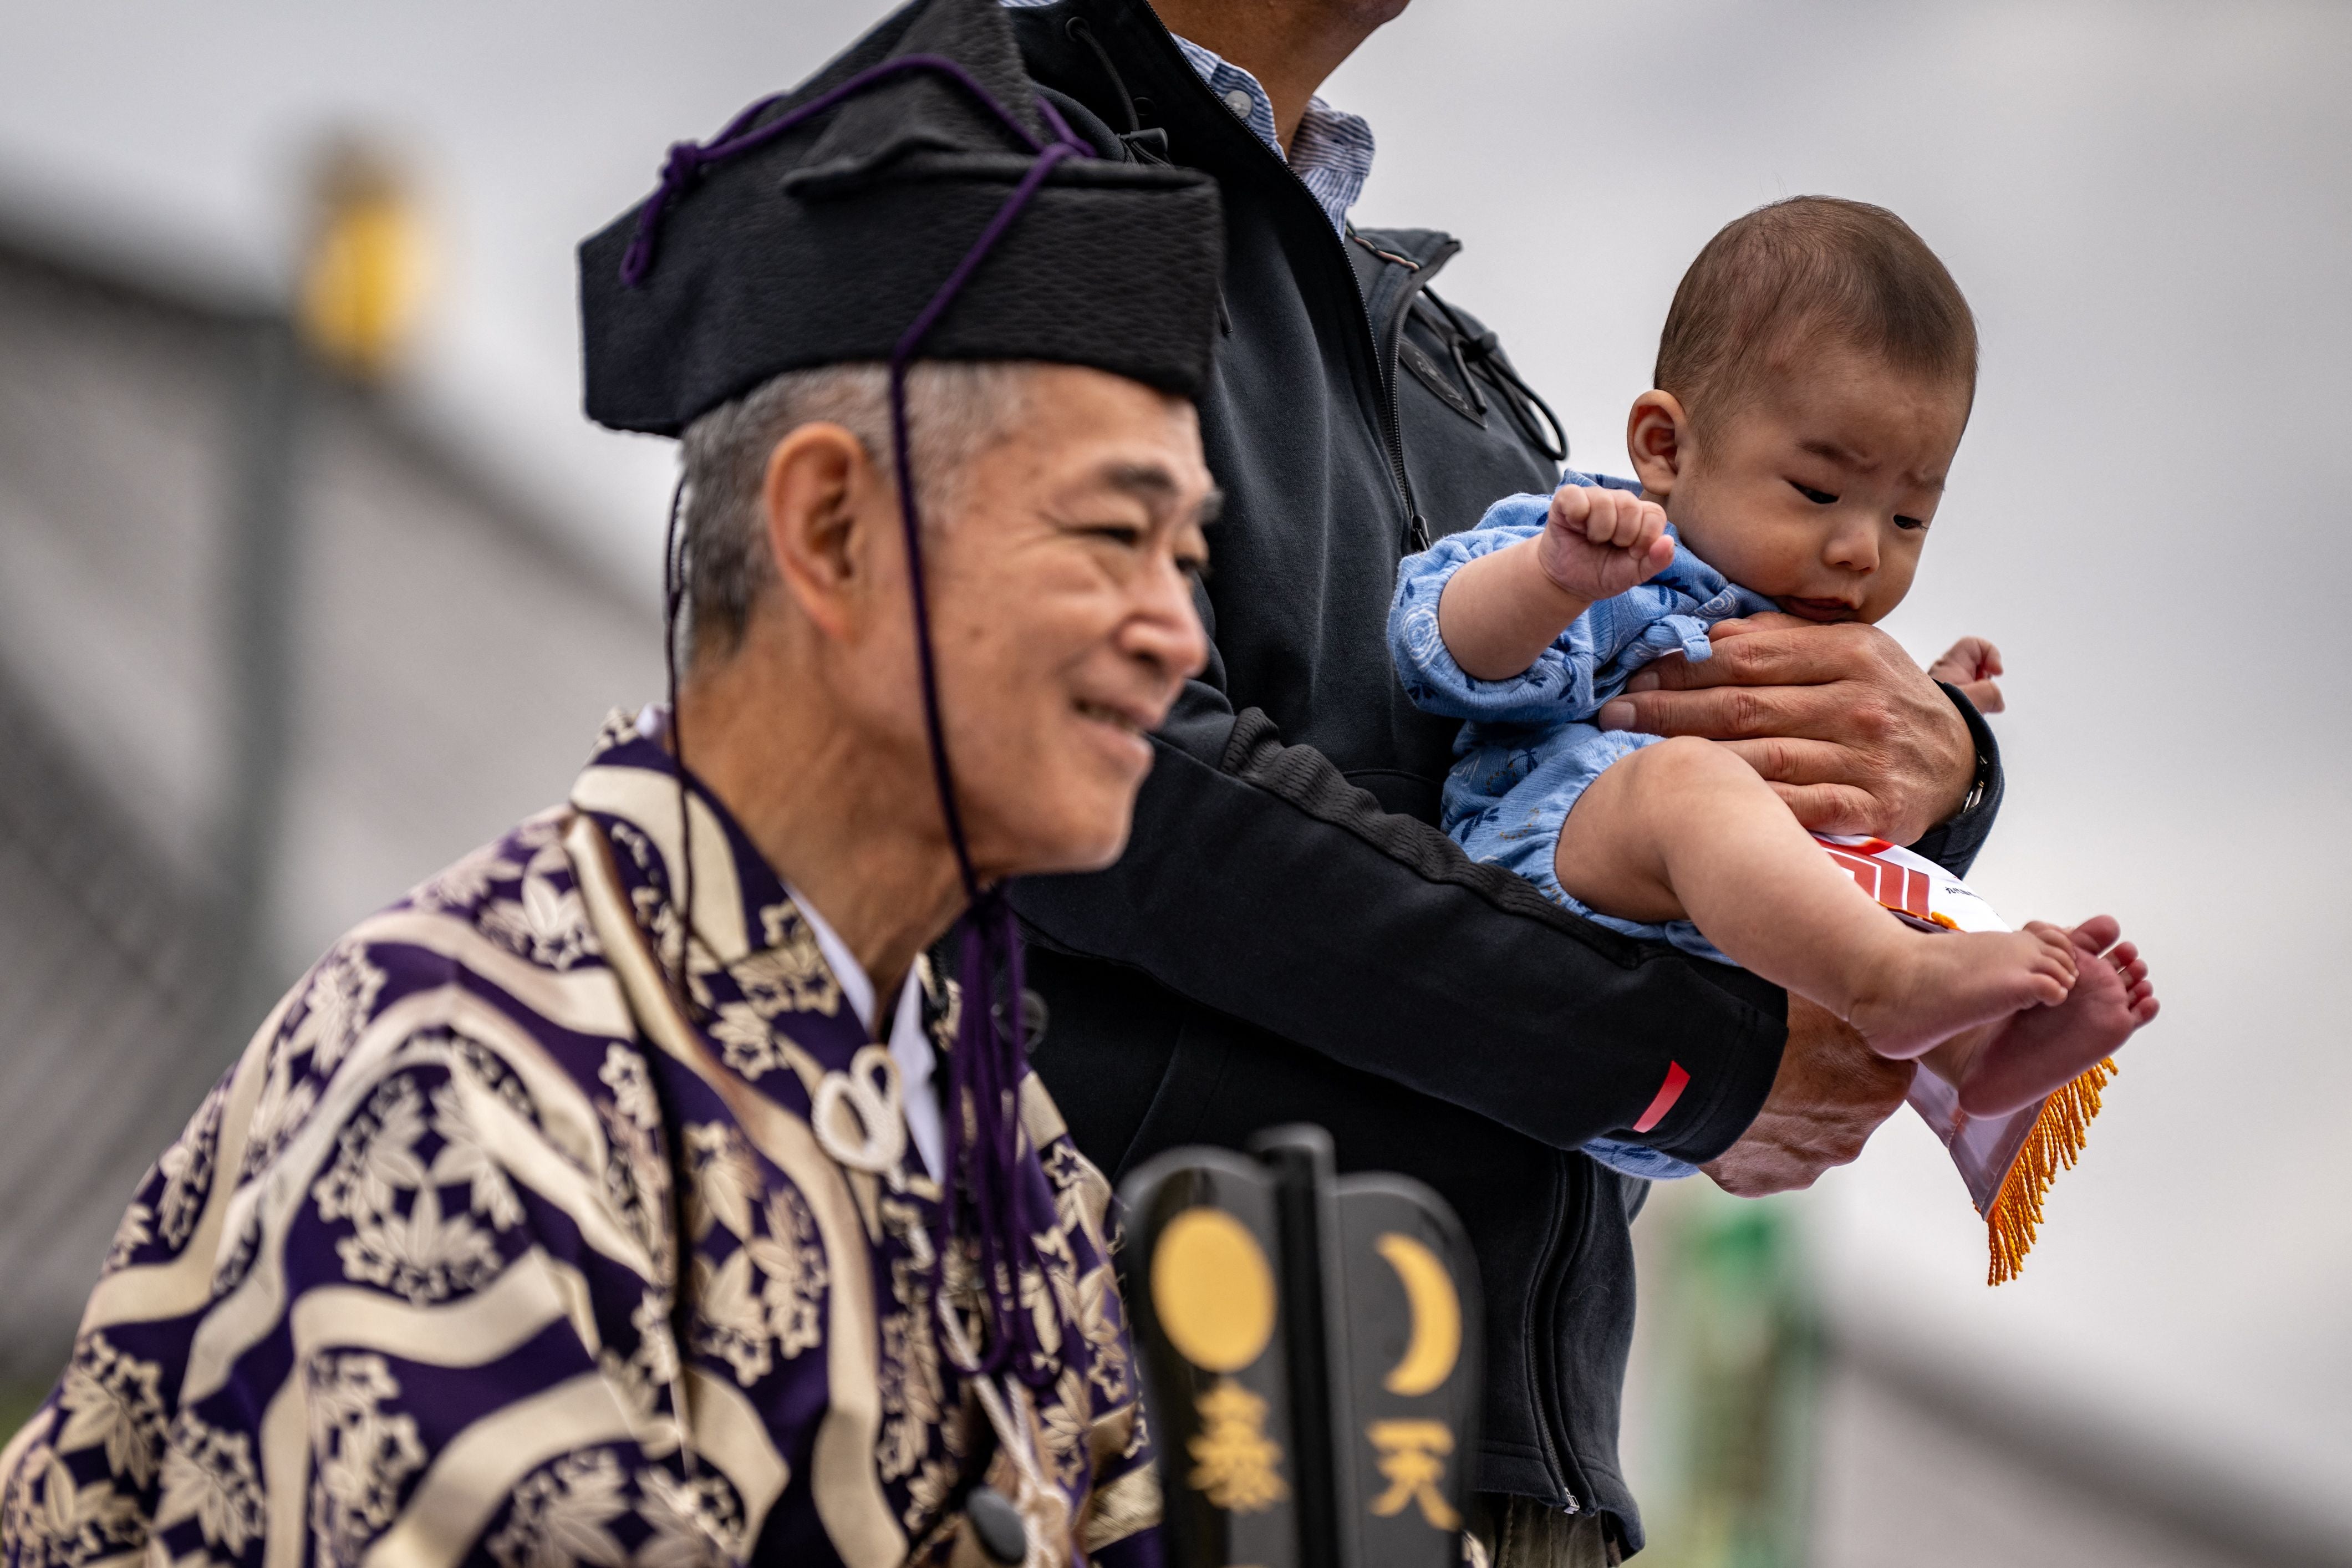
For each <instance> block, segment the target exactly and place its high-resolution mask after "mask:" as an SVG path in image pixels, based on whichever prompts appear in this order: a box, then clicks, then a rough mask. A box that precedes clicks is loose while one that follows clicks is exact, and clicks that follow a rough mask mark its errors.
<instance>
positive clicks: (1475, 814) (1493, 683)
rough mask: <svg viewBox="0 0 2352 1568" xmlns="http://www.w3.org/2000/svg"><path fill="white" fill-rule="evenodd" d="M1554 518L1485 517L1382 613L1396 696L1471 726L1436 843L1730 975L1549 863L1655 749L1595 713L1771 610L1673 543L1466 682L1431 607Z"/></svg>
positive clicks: (1675, 931)
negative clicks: (1641, 754)
mask: <svg viewBox="0 0 2352 1568" xmlns="http://www.w3.org/2000/svg"><path fill="white" fill-rule="evenodd" d="M1562 479H1563V482H1564V483H1567V484H1578V485H1599V486H1603V487H1605V488H1608V489H1635V488H1637V487H1635V486H1633V485H1631V484H1628V483H1627V482H1626V481H1625V480H1622V479H1601V478H1595V477H1593V476H1591V475H1587V474H1579V473H1575V472H1572V471H1571V472H1570V473H1567V474H1565V475H1563V476H1562ZM1550 510H1551V498H1550V497H1549V496H1548V495H1523V496H1510V497H1507V498H1506V499H1504V500H1499V501H1496V503H1495V504H1494V505H1493V506H1491V507H1489V508H1488V509H1487V510H1486V516H1485V517H1483V518H1481V519H1480V520H1479V522H1478V526H1477V527H1475V528H1473V529H1470V530H1468V531H1465V532H1462V533H1457V534H1454V535H1452V536H1451V537H1449V538H1445V539H1442V540H1440V541H1438V542H1437V543H1435V544H1434V545H1432V546H1431V547H1430V548H1429V549H1427V550H1424V551H1423V552H1421V553H1420V554H1418V555H1412V556H1408V557H1406V559H1405V562H1404V563H1403V565H1402V566H1401V567H1400V568H1398V572H1397V588H1396V597H1395V599H1394V600H1393V601H1392V602H1391V605H1390V607H1389V653H1390V657H1391V658H1394V659H1395V660H1396V668H1397V675H1398V677H1399V678H1400V679H1402V681H1403V682H1404V689H1405V694H1406V695H1407V696H1409V697H1411V698H1412V701H1413V705H1414V706H1415V707H1417V708H1419V709H1421V710H1423V711H1424V712H1428V713H1439V714H1444V715H1445V716H1446V717H1448V718H1454V719H1462V720H1466V721H1467V722H1466V723H1465V724H1464V725H1463V726H1462V733H1461V734H1460V736H1459V737H1457V738H1456V739H1455V741H1454V759H1455V760H1454V768H1453V771H1452V772H1451V773H1448V774H1447V775H1446V780H1445V794H1444V828H1445V831H1446V832H1447V833H1448V834H1450V835H1452V836H1453V838H1454V842H1455V843H1457V844H1459V845H1461V846H1462V847H1463V848H1464V849H1465V850H1467V851H1468V852H1469V854H1470V858H1472V859H1474V860H1482V861H1486V862H1488V863H1490V864H1492V865H1496V866H1501V867H1503V868H1507V869H1508V870H1510V871H1513V872H1516V873H1517V875H1519V876H1520V877H1523V878H1525V879H1527V880H1528V881H1529V882H1532V883H1533V884H1535V886H1536V887H1538V889H1542V891H1543V893H1544V895H1545V896H1546V897H1548V898H1549V899H1551V900H1553V901H1554V902H1556V903H1559V904H1560V905H1561V906H1563V907H1564V908H1567V909H1570V910H1575V911H1576V912H1577V913H1578V914H1580V915H1581V916H1583V917H1584V918H1585V919H1587V920H1589V921H1593V922H1595V923H1596V924H1600V925H1604V926H1607V927H1609V928H1610V929H1611V930H1612V931H1623V932H1625V933H1626V934H1627V935H1629V936H1637V937H1643V938H1646V939H1648V940H1650V941H1654V942H1672V943H1674V945H1675V946H1676V947H1678V948H1681V949H1682V950H1684V951H1685V952H1690V953H1695V954H1696V955H1697V956H1699V957H1702V958H1709V959H1713V960H1715V961H1716V962H1717V963H1729V962H1730V960H1729V959H1727V958H1725V957H1724V955H1723V954H1722V953H1721V952H1717V950H1716V947H1715V944H1714V943H1712V942H1708V941H1707V940H1706V938H1705V937H1703V936H1701V935H1700V934H1699V931H1698V928H1697V927H1696V926H1695V925H1693V924H1691V923H1690V922H1689V921H1673V922H1672V923H1670V924H1666V925H1645V924H1643V923H1642V922H1641V921H1629V920H1621V919H1619V918H1618V917H1616V916H1614V915H1605V914H1602V913H1601V912H1600V911H1599V910H1594V909H1592V908H1591V907H1590V906H1589V905H1586V904H1585V903H1583V902H1581V901H1580V900H1578V899H1577V898H1576V897H1575V896H1574V895H1572V894H1570V892H1569V891H1568V889H1565V888H1563V887H1561V886H1560V884H1559V876H1558V874H1557V873H1556V872H1555V871H1554V870H1553V868H1552V854H1553V850H1554V848H1555V847H1557V845H1558V844H1559V829H1560V825H1561V824H1562V823H1563V822H1565V821H1566V820H1567V819H1568V813H1569V808H1570V807H1571V806H1573V805H1575V804H1576V800H1577V797H1578V796H1579V795H1582V794H1583V793H1584V791H1585V788H1586V786H1587V785H1589V784H1591V783H1592V781H1593V780H1594V779H1597V778H1599V777H1600V776H1601V773H1602V771H1603V770H1604V769H1606V768H1607V767H1608V766H1609V764H1610V763H1613V762H1615V761H1617V760H1618V759H1619V758H1620V757H1623V756H1629V755H1631V754H1632V753H1633V752H1637V751H1640V750H1641V749H1642V748H1643V746H1650V745H1655V744H1656V743H1657V742H1658V741H1659V740H1660V739H1662V737H1660V736H1657V735H1642V734H1634V733H1632V732H1629V731H1604V730H1601V729H1598V728H1596V727H1595V726H1594V725H1593V724H1592V722H1591V720H1592V719H1593V717H1594V716H1595V715H1597V714H1598V713H1599V712H1600V711H1601V705H1602V704H1603V703H1605V702H1607V701H1608V700H1610V699H1611V698H1612V697H1614V696H1616V695H1617V694H1618V693H1619V692H1621V691H1622V690H1623V689H1625V683H1626V682H1627V681H1628V680H1630V679H1633V672H1634V671H1635V670H1637V669H1640V668H1642V667H1643V665H1645V664H1648V663H1649V662H1651V661H1652V660H1653V659H1656V658H1664V656H1665V655H1667V654H1674V653H1679V654H1682V655H1684V656H1685V657H1686V658H1691V659H1693V660H1700V659H1705V658H1709V657H1710V656H1711V653H1712V650H1711V649H1710V647H1708V644H1707V638H1706V634H1707V628H1708V627H1710V626H1714V625H1715V624H1716V623H1717V622H1718V621H1727V620H1732V619H1735V618H1737V617H1738V616H1752V615H1756V614H1759V613H1760V612H1762V611H1765V610H1769V609H1772V608H1774V605H1773V604H1772V602H1771V601H1770V600H1769V599H1767V598H1765V597H1764V596H1763V595H1759V594H1754V593H1750V592H1749V591H1748V590H1747V589H1745V588H1743V587H1740V586H1739V585H1738V584H1736V583H1733V582H1731V581H1730V580H1729V579H1727V578H1726V577H1725V576H1724V575H1723V574H1722V573H1720V572H1717V570H1716V569H1715V568H1714V567H1712V566H1709V565H1708V564H1707V563H1706V562H1704V561H1701V560H1700V559H1699V558H1698V557H1697V556H1696V555H1694V554H1692V553H1691V552H1690V551H1689V550H1687V549H1685V548H1684V547H1683V545H1682V543H1681V542H1680V540H1679V539H1677V540H1676V542H1675V558H1674V560H1673V562H1671V563H1669V564H1668V565H1667V567H1666V569H1665V570H1664V571H1663V572H1661V573H1659V574H1657V575H1656V576H1654V577H1653V578H1651V579H1650V580H1649V581H1648V582H1646V583H1643V584H1641V585H1640V586H1638V587H1634V588H1629V589H1627V590H1626V591H1625V592H1624V593H1622V594H1619V595H1616V596H1615V597H1613V598H1608V599H1603V600H1601V602H1600V603H1599V604H1596V605H1593V606H1592V607H1591V608H1590V609H1588V610H1586V611H1585V612H1584V614H1582V615H1580V616H1578V617H1577V618H1576V619H1575V620H1574V621H1572V622H1570V625H1569V627H1568V629H1567V630H1566V631H1564V632H1562V633H1561V634H1560V635H1559V637H1558V638H1557V639H1556V640H1555V641H1554V642H1553V643H1552V645H1551V646H1550V647H1548V648H1546V649H1545V650H1544V651H1543V652H1542V654H1540V655H1539V656H1538V658H1537V659H1536V661H1535V663H1534V664H1532V665H1530V666H1529V667H1528V668H1527V670H1526V671H1524V672H1523V673H1521V674H1519V675H1517V676H1514V677H1512V678H1511V679H1508V680H1479V679H1475V678H1474V677H1472V676H1469V675H1465V673H1463V670H1462V667H1461V666H1460V665H1458V664H1456V663H1454V656H1453V655H1452V654H1450V653H1448V652H1446V650H1445V641H1444V638H1443V637H1440V636H1439V635H1438V629H1437V601H1438V596H1439V595H1442V594H1443V593H1444V591H1445V584H1447V583H1448V582H1450V581H1451V580H1452V579H1453V576H1454V573H1455V572H1457V571H1459V570H1461V568H1462V566H1463V565H1464V563H1466V562H1470V561H1475V560H1476V559H1477V558H1478V557H1479V556H1481V555H1489V554H1492V553H1493V552H1496V551H1497V550H1500V549H1502V548H1504V547H1505V546H1506V545H1510V544H1517V542H1519V541H1521V540H1523V539H1532V538H1534V537H1535V536H1536V535H1537V534H1538V533H1540V532H1542V531H1543V528H1544V520H1545V518H1546V516H1547V515H1548V514H1549V511H1550ZM1669 531H1670V532H1671V531H1672V530H1671V529H1669ZM1586 1152H1589V1153H1591V1154H1592V1155H1593V1156H1594V1157H1595V1158H1598V1159H1600V1160H1601V1162H1602V1163H1605V1164H1608V1165H1610V1166H1612V1167H1613V1168H1615V1169H1618V1170H1621V1171H1623V1172H1625V1173H1627V1174H1629V1175H1640V1176H1662V1175H1681V1174H1686V1173H1688V1172H1689V1169H1690V1168H1689V1167H1688V1166H1687V1165H1685V1164H1683V1163H1681V1162H1680V1161H1676V1160H1674V1159H1671V1158H1670V1157H1668V1156H1665V1155H1663V1154H1659V1153H1657V1152H1655V1151H1653V1150H1648V1149H1643V1148H1640V1147H1638V1146H1636V1145H1632V1144H1614V1143H1606V1144H1604V1143H1596V1144H1593V1145H1588V1146H1587V1151H1586ZM1669 1167H1671V1169H1669Z"/></svg>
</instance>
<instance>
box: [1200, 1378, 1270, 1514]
mask: <svg viewBox="0 0 2352 1568" xmlns="http://www.w3.org/2000/svg"><path fill="white" fill-rule="evenodd" d="M1195 1408H1197V1409H1198V1410H1199V1411H1200V1414H1201V1430H1200V1433H1199V1435H1198V1436H1195V1437H1193V1439H1192V1441H1191V1442H1190V1443H1189V1444H1187V1445H1186V1447H1188V1448H1189V1449H1190V1450H1191V1451H1192V1461H1193V1463H1192V1485H1193V1486H1194V1487H1195V1488H1197V1489H1199V1490H1200V1491H1201V1492H1202V1494H1203V1495H1204V1496H1206V1497H1207V1498H1208V1500H1209V1501H1210V1502H1212V1503H1213V1504H1214V1505H1215V1506H1217V1507H1218V1508H1222V1509H1229V1510H1232V1511H1234V1512H1235V1513H1264V1512H1265V1510H1267V1509H1270V1508H1272V1507H1273V1506H1274V1505H1275V1504H1276V1503H1278V1502H1280V1501H1281V1500H1283V1499H1284V1498H1286V1497H1287V1496H1289V1495H1290V1489H1289V1488H1288V1487H1287V1486H1286V1485H1284V1484H1283V1479H1282V1475H1281V1471H1280V1466H1281V1464H1282V1445H1281V1444H1279V1443H1276V1442H1275V1441H1274V1440H1273V1439H1272V1438H1270V1437H1268V1436H1266V1435H1265V1400H1263V1399H1261V1398H1259V1397H1258V1396H1257V1395H1256V1394H1252V1393H1251V1392H1250V1391H1249V1390H1248V1389H1246V1388H1244V1387H1243V1386H1242V1385H1241V1384H1238V1383H1235V1382H1234V1380H1233V1379H1232V1378H1230V1377H1221V1378H1219V1379H1217V1381H1216V1382H1215V1383H1213V1384H1211V1385H1210V1387H1209V1390H1208V1392H1207V1393H1205V1394H1202V1395H1201V1397H1200V1399H1199V1400H1198V1401H1197V1402H1196V1405H1195Z"/></svg>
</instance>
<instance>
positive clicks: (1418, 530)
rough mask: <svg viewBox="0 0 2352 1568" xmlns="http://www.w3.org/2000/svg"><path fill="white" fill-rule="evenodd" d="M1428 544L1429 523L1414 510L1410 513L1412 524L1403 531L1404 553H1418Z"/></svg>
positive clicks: (1426, 547)
mask: <svg viewBox="0 0 2352 1568" xmlns="http://www.w3.org/2000/svg"><path fill="white" fill-rule="evenodd" d="M1429 545H1430V538H1429V524H1428V523H1427V522H1425V521H1423V519H1422V515H1421V513H1420V512H1419V511H1418V510H1416V511H1415V512H1414V513H1413V514H1412V527H1410V528H1408V529H1406V530H1405V531H1404V548H1405V553H1406V554H1408V555H1418V554H1420V553H1421V552H1423V551H1424V550H1426V549H1428V548H1429Z"/></svg>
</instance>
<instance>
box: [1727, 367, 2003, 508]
mask: <svg viewBox="0 0 2352 1568" xmlns="http://www.w3.org/2000/svg"><path fill="white" fill-rule="evenodd" d="M1758 358H1759V362H1760V363H1759V364H1758V365H1757V367H1756V370H1755V373H1754V383H1753V384H1752V386H1751V387H1750V388H1749V389H1748V395H1746V396H1745V397H1742V398H1740V399H1738V401H1737V402H1736V403H1735V404H1734V405H1732V407H1731V408H1730V409H1729V410H1728V411H1727V413H1726V414H1725V415H1724V416H1721V417H1719V418H1718V420H1717V426H1718V434H1719V437H1720V436H1731V437H1732V438H1731V439H1729V440H1727V441H1724V442H1723V445H1725V446H1727V447H1748V446H1750V445H1752V444H1754V440H1755V439H1756V438H1757V437H1762V438H1765V439H1768V440H1769V441H1771V442H1772V443H1774V444H1776V445H1780V446H1785V447H1791V448H1794V449H1795V450H1797V451H1800V452H1802V453H1804V454H1806V455H1808V456H1811V457H1814V458H1820V459H1822V460H1823V461H1826V462H1832V463H1835V464H1837V465H1839V466H1840V467H1843V468H1850V469H1853V470H1855V471H1858V472H1878V471H1882V470H1886V469H1893V470H1897V471H1900V472H1903V473H1905V474H1907V475H1909V476H1910V477H1913V478H1915V479H1918V480H1919V481H1920V482H1922V483H1927V484H1940V483H1941V482H1942V479H1943V476H1944V471H1945V469H1946V468H1948V467H1949V466H1950V464H1951V460H1952V455H1953V454H1954V452H1956V451H1957V450H1958V447H1959V444H1960V437H1961V435H1962V433H1963V432H1964V431H1965V430H1966V429H1967V428H1968V422H1969V409H1970V407H1971V405H1973V403H1974V399H1975V392H1976V387H1975V380H1974V378H1973V377H1972V376H1969V375H1967V374H1958V373H1953V372H1940V373H1939V372H1934V371H1922V370H1917V369H1914V368H1912V367H1909V366H1906V365H1903V364H1900V363H1896V362H1895V360H1893V359H1892V358H1890V357H1889V356H1887V355H1886V354H1885V353H1877V352H1874V350H1872V349H1871V348H1869V347H1868V346H1866V345H1863V344H1859V343H1853V342H1843V341H1840V340H1838V339H1835V338H1825V337H1817V338H1815V339H1814V340H1812V341H1811V342H1810V343H1801V344H1799V345H1796V346H1793V347H1790V348H1785V349H1781V350H1778V351H1776V352H1774V353H1769V354H1765V355H1759V356H1758ZM1735 431H1736V432H1737V434H1734V432H1735ZM1740 437H1748V439H1741V438H1740Z"/></svg>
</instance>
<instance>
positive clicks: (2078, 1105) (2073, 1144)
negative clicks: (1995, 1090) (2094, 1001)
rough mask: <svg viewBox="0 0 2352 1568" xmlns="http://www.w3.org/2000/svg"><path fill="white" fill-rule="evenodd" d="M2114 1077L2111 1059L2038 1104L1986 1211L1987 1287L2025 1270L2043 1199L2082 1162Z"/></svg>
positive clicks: (1999, 1283) (2038, 1224)
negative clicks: (2061, 1176)
mask: <svg viewBox="0 0 2352 1568" xmlns="http://www.w3.org/2000/svg"><path fill="white" fill-rule="evenodd" d="M2115 1076H2116V1063H2115V1058H2112V1057H2110V1058H2107V1059H2106V1060H2105V1061H2103V1062H2100V1063H2099V1064H2098V1065H2097V1066H2095V1067H2093V1068H2087V1069H2086V1070H2085V1071H2084V1073H2083V1075H2082V1077H2080V1078H2078V1079H2075V1080H2074V1082H2072V1083H2070V1084H2068V1085H2067V1086H2066V1087H2065V1088H2063V1089H2060V1090H2059V1091H2058V1092H2057V1093H2055V1094H2053V1095H2052V1096H2051V1097H2050V1098H2049V1099H2048V1100H2046V1101H2044V1102H2043V1103H2042V1114H2041V1115H2039V1116H2037V1117H2035V1118H2034V1120H2033V1131H2031V1132H2029V1133H2027V1134H2026V1135H2025V1146H2024V1147H2023V1148H2021V1149H2020V1150H2019V1151H2018V1152H2017V1158H2016V1160H2015V1161H2013V1162H2012V1163H2011V1165H2010V1167H2009V1174H2008V1175H2007V1176H2006V1177H2004V1178H2003V1179H2002V1181H2001V1184H2000V1194H1999V1195H1998V1196H1996V1197H1995V1198H1994V1199H1993V1200H1992V1207H1990V1209H1987V1210H1986V1211H1985V1237H1986V1240H1987V1241H1988V1242H1989V1243H1990V1250H1991V1254H1992V1258H1991V1262H1990V1266H1989V1267H1988V1268H1987V1269H1986V1273H1985V1283H1986V1284H1988V1285H2005V1284H2007V1283H2008V1282H2009V1281H2011V1279H2016V1278H2017V1276H2018V1274H2019V1273H2020V1272H2021V1270H2022V1269H2023V1268H2024V1267H2025V1255H2026V1254H2027V1253H2029V1252H2031V1251H2032V1250H2033V1237H2034V1233H2035V1232H2036V1231H2037V1230H2039V1229H2040V1228H2041V1226H2042V1199H2043V1198H2045V1197H2047V1196H2048V1195H2049V1194H2050V1184H2052V1183H2053V1182H2054V1181H2056V1180H2057V1179H2058V1173H2059V1172H2060V1171H2061V1170H2072V1169H2074V1162H2075V1161H2077V1160H2079V1159H2081V1158H2082V1157H2083V1143H2084V1140H2085V1139H2086V1138H2088V1137H2089V1136H2090V1131H2091V1119H2092V1118H2093V1117H2095V1116H2096V1115H2098V1113H2099V1091H2100V1090H2101V1089H2105V1088H2106V1087H2107V1085H2108V1083H2109V1082H2110V1081H2112V1080H2113V1079H2114V1078H2115Z"/></svg>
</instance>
